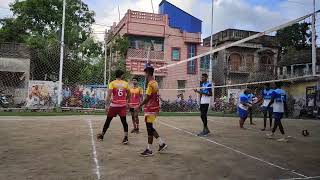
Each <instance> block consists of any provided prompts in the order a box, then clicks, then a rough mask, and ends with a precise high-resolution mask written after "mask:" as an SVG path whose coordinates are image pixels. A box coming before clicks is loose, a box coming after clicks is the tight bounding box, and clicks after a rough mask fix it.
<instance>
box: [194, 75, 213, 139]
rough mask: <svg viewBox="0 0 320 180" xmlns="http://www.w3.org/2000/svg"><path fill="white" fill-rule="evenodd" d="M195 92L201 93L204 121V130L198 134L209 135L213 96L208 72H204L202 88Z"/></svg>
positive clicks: (201, 109)
mask: <svg viewBox="0 0 320 180" xmlns="http://www.w3.org/2000/svg"><path fill="white" fill-rule="evenodd" d="M194 92H196V93H198V94H200V112H201V120H202V123H203V131H202V132H200V133H199V134H198V136H207V135H208V134H209V133H210V130H209V128H208V109H209V104H210V98H211V96H212V84H211V83H210V82H209V81H208V74H206V73H204V74H202V76H201V82H200V90H196V89H195V90H194Z"/></svg>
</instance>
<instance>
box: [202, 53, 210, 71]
mask: <svg viewBox="0 0 320 180" xmlns="http://www.w3.org/2000/svg"><path fill="white" fill-rule="evenodd" d="M209 67H210V55H207V56H203V57H201V59H200V68H201V71H207V70H209Z"/></svg>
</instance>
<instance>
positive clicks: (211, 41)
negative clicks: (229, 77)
mask: <svg viewBox="0 0 320 180" xmlns="http://www.w3.org/2000/svg"><path fill="white" fill-rule="evenodd" d="M213 13H214V0H212V6H211V37H210V51H212V49H213ZM212 61H213V54H212V53H211V54H210V61H209V81H210V82H211V84H212V89H211V91H212V98H211V101H210V105H209V106H211V105H212V102H214V88H213V82H212V80H213V77H212V70H213V67H212V65H213V63H212Z"/></svg>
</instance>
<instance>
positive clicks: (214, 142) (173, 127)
mask: <svg viewBox="0 0 320 180" xmlns="http://www.w3.org/2000/svg"><path fill="white" fill-rule="evenodd" d="M159 123H160V124H163V125H165V126H167V127H171V128H172V129H176V130H179V131H182V132H185V133H187V134H190V135H192V136H196V137H199V136H197V135H196V134H194V133H192V132H190V131H187V130H183V129H180V128H178V127H175V126H172V125H170V124H167V123H164V122H162V121H159ZM199 138H200V139H203V140H206V141H208V142H211V143H213V144H216V145H218V146H222V147H224V148H226V149H229V150H231V151H233V152H236V153H239V154H241V155H244V156H247V157H249V158H251V159H254V160H257V161H260V162H263V163H265V164H268V165H270V166H273V167H276V168H279V169H281V170H284V171H290V172H291V173H293V174H295V175H298V176H300V177H303V178H309V177H308V176H305V175H303V174H300V173H297V172H295V171H294V170H290V169H287V168H284V167H281V166H279V165H276V164H273V163H270V162H268V161H265V160H263V159H260V158H258V157H255V156H251V155H249V154H246V153H244V152H241V151H239V150H237V149H234V148H232V147H229V146H226V145H224V144H221V143H218V142H216V141H214V140H211V139H208V138H205V137H199Z"/></svg>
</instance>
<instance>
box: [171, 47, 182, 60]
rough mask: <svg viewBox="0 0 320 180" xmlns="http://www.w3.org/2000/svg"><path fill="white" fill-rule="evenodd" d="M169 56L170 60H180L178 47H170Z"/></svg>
mask: <svg viewBox="0 0 320 180" xmlns="http://www.w3.org/2000/svg"><path fill="white" fill-rule="evenodd" d="M171 58H172V61H179V60H180V48H172V51H171Z"/></svg>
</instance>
